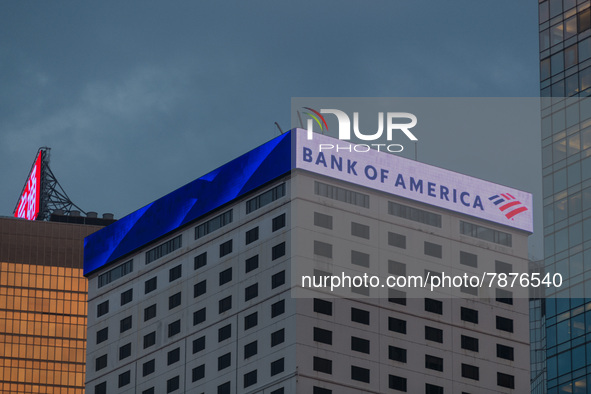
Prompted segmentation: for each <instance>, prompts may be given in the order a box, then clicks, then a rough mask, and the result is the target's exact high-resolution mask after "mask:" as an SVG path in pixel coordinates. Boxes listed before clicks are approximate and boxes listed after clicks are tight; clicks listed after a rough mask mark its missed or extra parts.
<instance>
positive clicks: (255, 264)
mask: <svg viewBox="0 0 591 394" xmlns="http://www.w3.org/2000/svg"><path fill="white" fill-rule="evenodd" d="M245 268H246V269H245V271H246V272H247V273H248V272H250V271H252V270H255V269H257V268H259V255H258V254H257V255H255V256H252V257H250V258H248V259H246V262H245Z"/></svg>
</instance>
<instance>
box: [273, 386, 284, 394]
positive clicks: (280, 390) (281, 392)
mask: <svg viewBox="0 0 591 394" xmlns="http://www.w3.org/2000/svg"><path fill="white" fill-rule="evenodd" d="M270 394H285V390H283V387H280V388H278V389H277V390H273V391H271V393H270Z"/></svg>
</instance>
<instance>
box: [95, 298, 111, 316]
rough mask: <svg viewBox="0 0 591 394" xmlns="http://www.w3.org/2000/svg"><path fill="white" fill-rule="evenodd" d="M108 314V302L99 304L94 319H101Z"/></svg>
mask: <svg viewBox="0 0 591 394" xmlns="http://www.w3.org/2000/svg"><path fill="white" fill-rule="evenodd" d="M107 313H109V300H107V301H105V302H101V303H100V304H98V305H97V306H96V317H101V316H102V315H106V314H107Z"/></svg>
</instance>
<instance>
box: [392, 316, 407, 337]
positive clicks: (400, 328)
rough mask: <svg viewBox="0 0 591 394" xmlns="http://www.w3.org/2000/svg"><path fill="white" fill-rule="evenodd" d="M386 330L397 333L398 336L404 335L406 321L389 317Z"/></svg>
mask: <svg viewBox="0 0 591 394" xmlns="http://www.w3.org/2000/svg"><path fill="white" fill-rule="evenodd" d="M388 330H390V331H394V332H398V333H400V334H406V320H402V319H397V318H395V317H389V318H388Z"/></svg>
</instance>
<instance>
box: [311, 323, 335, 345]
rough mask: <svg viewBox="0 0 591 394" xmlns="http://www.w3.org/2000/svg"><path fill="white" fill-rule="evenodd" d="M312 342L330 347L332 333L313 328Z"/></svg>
mask: <svg viewBox="0 0 591 394" xmlns="http://www.w3.org/2000/svg"><path fill="white" fill-rule="evenodd" d="M314 341H316V342H320V343H326V344H327V345H332V331H330V330H325V329H323V328H318V327H314Z"/></svg>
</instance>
